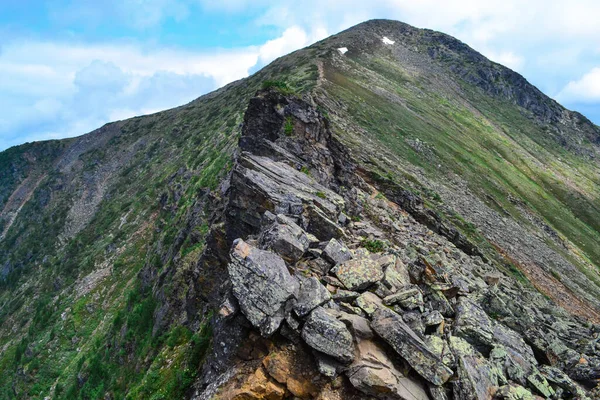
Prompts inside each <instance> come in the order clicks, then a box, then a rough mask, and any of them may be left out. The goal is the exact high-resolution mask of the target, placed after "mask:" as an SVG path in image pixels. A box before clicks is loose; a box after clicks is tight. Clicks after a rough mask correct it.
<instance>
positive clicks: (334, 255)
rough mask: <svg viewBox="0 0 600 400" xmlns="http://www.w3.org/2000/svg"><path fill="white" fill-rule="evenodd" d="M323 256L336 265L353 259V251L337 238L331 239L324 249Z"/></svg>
mask: <svg viewBox="0 0 600 400" xmlns="http://www.w3.org/2000/svg"><path fill="white" fill-rule="evenodd" d="M323 258H324V259H325V260H327V261H329V262H330V263H331V264H333V265H336V264H340V263H343V262H344V261H348V260H351V259H352V253H351V252H350V250H349V249H348V248H347V247H346V246H344V245H343V244H342V243H340V242H339V241H337V240H336V239H331V240H330V241H329V243H327V246H325V248H324V249H323Z"/></svg>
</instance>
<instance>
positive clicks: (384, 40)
mask: <svg viewBox="0 0 600 400" xmlns="http://www.w3.org/2000/svg"><path fill="white" fill-rule="evenodd" d="M381 40H382V41H383V44H394V43H396V41H394V40H391V39H389V38H388V37H387V36H384V37H383V39H381Z"/></svg>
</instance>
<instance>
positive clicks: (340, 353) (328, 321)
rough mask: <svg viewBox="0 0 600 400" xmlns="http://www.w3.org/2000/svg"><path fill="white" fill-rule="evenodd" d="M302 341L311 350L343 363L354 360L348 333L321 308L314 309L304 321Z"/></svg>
mask: <svg viewBox="0 0 600 400" xmlns="http://www.w3.org/2000/svg"><path fill="white" fill-rule="evenodd" d="M302 339H304V341H305V342H306V344H308V345H309V346H310V347H312V348H313V349H315V350H317V351H320V352H321V353H325V354H327V355H329V356H331V357H333V358H335V359H337V360H339V361H341V362H343V363H349V362H352V360H353V359H354V342H353V340H352V335H351V334H350V331H349V330H348V328H346V325H345V324H344V323H343V322H340V321H338V320H337V319H336V318H335V316H334V315H333V314H332V313H331V312H329V311H328V310H326V309H324V308H323V307H317V308H315V309H314V310H313V311H312V312H311V313H310V315H309V316H308V318H307V319H306V322H305V323H304V327H303V328H302Z"/></svg>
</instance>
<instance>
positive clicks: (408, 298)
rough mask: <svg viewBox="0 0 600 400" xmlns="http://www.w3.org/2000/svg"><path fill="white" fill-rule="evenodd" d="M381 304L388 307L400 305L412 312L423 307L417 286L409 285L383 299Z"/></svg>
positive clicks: (421, 296)
mask: <svg viewBox="0 0 600 400" xmlns="http://www.w3.org/2000/svg"><path fill="white" fill-rule="evenodd" d="M383 304H385V305H388V306H391V305H394V304H400V306H401V307H402V308H405V309H407V310H414V309H415V308H422V307H423V304H424V303H423V294H422V293H421V291H420V290H419V287H418V286H416V285H410V286H407V287H404V288H403V289H400V290H399V291H398V292H397V293H394V294H392V295H389V296H387V297H386V298H384V299H383Z"/></svg>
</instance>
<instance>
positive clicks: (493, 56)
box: [481, 50, 525, 71]
mask: <svg viewBox="0 0 600 400" xmlns="http://www.w3.org/2000/svg"><path fill="white" fill-rule="evenodd" d="M481 53H482V54H483V55H485V56H486V57H487V58H489V59H490V60H492V61H494V62H497V63H498V64H502V65H504V66H506V67H508V68H510V69H512V70H515V71H519V70H520V69H521V68H522V67H523V64H524V62H525V60H524V59H523V57H521V56H519V55H517V54H515V53H513V52H511V51H503V52H501V53H496V52H495V51H493V50H481Z"/></svg>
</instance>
